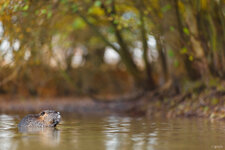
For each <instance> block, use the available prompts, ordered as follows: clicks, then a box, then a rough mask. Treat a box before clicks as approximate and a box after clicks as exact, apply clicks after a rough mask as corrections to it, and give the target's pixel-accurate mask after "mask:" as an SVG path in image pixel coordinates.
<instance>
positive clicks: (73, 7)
mask: <svg viewBox="0 0 225 150" xmlns="http://www.w3.org/2000/svg"><path fill="white" fill-rule="evenodd" d="M77 10H78V6H77V4H73V5H72V11H73V13H75V12H77Z"/></svg>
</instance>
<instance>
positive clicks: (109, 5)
mask: <svg viewBox="0 0 225 150" xmlns="http://www.w3.org/2000/svg"><path fill="white" fill-rule="evenodd" d="M224 11H225V1H224V0H211V1H210V0H196V1H189V0H169V1H167V0H140V1H136V0H131V1H127V0H82V1H81V0H53V1H33V0H3V1H1V2H0V22H1V27H2V28H3V29H2V31H1V30H0V43H1V46H0V65H1V69H0V73H1V76H0V79H1V82H0V90H1V91H4V92H6V93H7V92H12V91H14V92H15V91H16V93H20V92H19V91H20V90H21V87H23V88H22V89H27V90H26V91H28V93H30V94H32V93H37V94H40V93H41V92H38V91H39V90H38V87H39V86H42V87H45V88H46V90H47V89H49V90H50V91H51V90H52V91H54V92H53V93H55V95H57V93H60V92H59V91H64V89H67V90H66V91H70V92H65V94H71V93H83V94H85V92H84V91H88V90H87V89H86V87H89V88H90V89H95V90H97V91H99V90H100V91H101V92H102V93H104V90H102V88H104V87H103V86H100V87H98V86H96V85H97V83H96V85H95V84H92V83H95V81H96V77H95V75H96V74H98V75H97V76H98V78H100V79H102V81H99V82H102V83H104V82H105V83H108V85H109V86H107V88H109V89H110V90H109V91H111V92H113V91H114V92H115V91H118V89H117V87H118V86H111V85H113V84H115V83H116V85H119V86H120V87H121V89H123V90H121V93H123V92H125V91H128V90H130V89H132V88H134V87H138V88H142V89H147V90H153V89H156V88H157V87H159V86H163V85H168V84H170V85H169V86H168V87H171V86H172V87H175V86H174V85H177V84H180V81H183V80H186V79H187V78H188V79H189V80H199V79H201V80H203V81H205V82H207V79H208V78H209V77H211V76H213V77H217V78H220V79H224V78H225V66H224V65H223V64H224V63H225V52H224V48H225V14H224ZM1 27H0V28H1ZM150 37H152V38H150ZM151 39H153V40H155V41H156V42H155V44H154V42H150V41H151ZM7 43H8V45H9V46H8V47H7V46H3V45H7ZM151 44H152V45H151ZM108 48H111V49H112V50H114V51H115V52H116V53H117V54H119V56H120V60H119V61H118V62H116V63H114V64H107V63H106V61H104V57H105V51H106V50H107V49H108ZM138 50H139V51H138ZM154 50H155V51H154ZM138 52H139V53H140V55H141V57H138V59H137V53H138ZM155 53H156V54H157V55H155ZM9 59H10V60H9ZM78 59H80V60H82V61H80V62H79V63H75V62H76V60H78ZM138 62H139V63H138ZM81 70H82V73H81ZM112 71H113V72H116V73H113V74H110V72H112ZM121 72H123V76H124V75H125V78H127V80H125V81H126V82H125V81H124V82H123V81H122V80H121V76H120V75H121V74H120V73H121ZM116 74H118V75H116ZM38 76H39V77H40V78H38ZM106 76H108V77H109V78H110V79H107V80H106V79H105V78H108V77H106ZM84 77H85V78H84ZM130 77H132V80H130ZM78 79H80V80H78ZM59 80H60V81H59ZM77 80H78V81H77ZM110 80H111V81H110ZM27 82H28V83H27ZM59 82H60V83H59ZM114 82H115V83H114ZM133 83H134V85H133ZM14 85H17V86H14ZM21 85H22V86H21ZM83 85H85V86H83ZM103 85H106V84H103ZM24 86H25V87H26V88H24ZM57 86H59V88H60V89H62V90H57V89H56V87H57ZM13 87H14V88H13ZM84 87H85V88H84ZM29 91H30V92H29ZM33 91H34V92H33ZM109 93H110V92H109ZM43 95H45V94H43ZM53 95H54V94H53Z"/></svg>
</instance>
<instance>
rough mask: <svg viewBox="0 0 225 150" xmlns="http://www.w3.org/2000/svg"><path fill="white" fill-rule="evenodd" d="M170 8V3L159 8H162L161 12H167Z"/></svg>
mask: <svg viewBox="0 0 225 150" xmlns="http://www.w3.org/2000/svg"><path fill="white" fill-rule="evenodd" d="M170 9H171V5H169V4H168V5H166V6H164V7H163V8H161V10H162V12H163V13H165V12H167V11H168V10H170Z"/></svg>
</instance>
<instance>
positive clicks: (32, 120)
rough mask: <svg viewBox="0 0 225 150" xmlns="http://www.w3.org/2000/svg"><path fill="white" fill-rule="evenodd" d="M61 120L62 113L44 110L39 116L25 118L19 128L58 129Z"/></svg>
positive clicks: (32, 115)
mask: <svg viewBox="0 0 225 150" xmlns="http://www.w3.org/2000/svg"><path fill="white" fill-rule="evenodd" d="M60 120H61V116H60V113H59V112H57V111H54V110H44V111H42V112H40V113H39V114H29V115H27V116H25V117H24V118H23V119H22V120H21V121H20V123H19V124H18V127H56V125H57V124H59V122H60Z"/></svg>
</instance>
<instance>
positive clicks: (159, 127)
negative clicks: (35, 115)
mask: <svg viewBox="0 0 225 150" xmlns="http://www.w3.org/2000/svg"><path fill="white" fill-rule="evenodd" d="M23 116H24V115H22V114H21V115H13V114H10V115H7V114H0V150H51V149H52V150H213V149H217V150H218V149H225V142H224V141H225V123H224V122H222V121H214V122H212V121H208V120H204V119H171V120H168V119H149V118H144V117H137V118H132V117H124V116H123V117H121V116H101V117H100V116H91V117H90V116H77V115H73V114H62V117H63V120H62V122H61V123H60V124H59V125H58V126H57V128H56V129H39V130H32V131H29V132H20V131H19V130H18V128H17V124H18V122H19V120H20V119H21V118H22V117H23Z"/></svg>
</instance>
